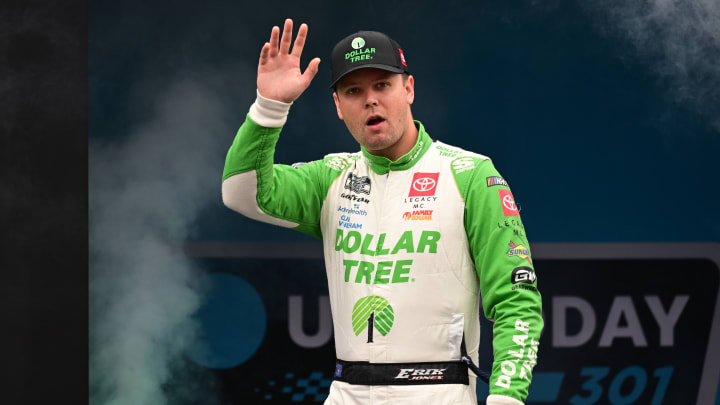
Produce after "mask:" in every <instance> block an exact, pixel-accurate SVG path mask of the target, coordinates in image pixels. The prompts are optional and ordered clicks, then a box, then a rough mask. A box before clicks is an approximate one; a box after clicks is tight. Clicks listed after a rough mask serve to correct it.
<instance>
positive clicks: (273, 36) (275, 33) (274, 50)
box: [269, 26, 280, 56]
mask: <svg viewBox="0 0 720 405" xmlns="http://www.w3.org/2000/svg"><path fill="white" fill-rule="evenodd" d="M279 37H280V27H278V26H274V27H273V28H272V31H271V32H270V49H269V51H270V52H269V55H270V56H275V55H277V54H278V38H279Z"/></svg>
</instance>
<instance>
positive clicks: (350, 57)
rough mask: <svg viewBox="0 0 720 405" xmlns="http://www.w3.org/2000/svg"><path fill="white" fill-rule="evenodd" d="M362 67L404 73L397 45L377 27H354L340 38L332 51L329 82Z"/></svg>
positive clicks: (401, 56) (333, 84) (404, 69)
mask: <svg viewBox="0 0 720 405" xmlns="http://www.w3.org/2000/svg"><path fill="white" fill-rule="evenodd" d="M362 68H377V69H382V70H387V71H388V72H393V73H408V67H407V63H406V62H405V55H403V51H402V49H400V45H399V44H398V43H397V42H395V41H394V40H393V39H392V38H390V37H389V36H387V35H385V34H383V33H382V32H377V31H358V32H356V33H354V34H351V35H348V36H347V37H345V38H343V39H342V40H340V42H338V43H337V45H335V48H333V51H332V58H331V66H330V69H331V70H332V83H331V84H330V88H334V87H335V85H336V84H337V82H338V81H339V80H340V79H342V78H343V77H344V76H345V75H346V74H348V73H350V72H354V71H356V70H358V69H362Z"/></svg>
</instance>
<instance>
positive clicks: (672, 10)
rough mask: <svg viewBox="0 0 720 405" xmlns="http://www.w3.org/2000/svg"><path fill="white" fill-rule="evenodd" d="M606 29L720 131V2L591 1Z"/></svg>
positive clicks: (670, 0) (680, 100)
mask: <svg viewBox="0 0 720 405" xmlns="http://www.w3.org/2000/svg"><path fill="white" fill-rule="evenodd" d="M589 5H590V6H591V9H593V10H594V12H596V13H598V15H600V16H601V20H602V21H603V23H602V24H601V26H602V27H603V29H607V30H608V31H609V32H611V33H613V34H619V35H620V36H622V37H625V38H627V39H628V40H629V41H630V43H631V44H632V46H633V49H635V51H636V52H637V53H639V55H640V57H641V58H642V59H644V60H646V61H650V62H651V63H652V64H653V65H654V67H655V73H656V74H657V75H659V76H660V77H661V78H662V79H664V80H667V82H668V83H669V84H670V85H671V87H672V96H673V97H674V98H675V99H676V100H677V101H678V102H679V103H681V104H685V105H687V106H689V107H690V108H693V109H694V110H696V111H697V112H699V113H700V114H702V115H704V116H705V117H706V118H708V119H709V120H710V122H711V124H712V125H713V127H714V128H715V129H716V130H717V131H720V1H717V0H634V1H626V0H608V1H591V2H589Z"/></svg>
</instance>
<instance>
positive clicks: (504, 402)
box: [485, 395, 523, 405]
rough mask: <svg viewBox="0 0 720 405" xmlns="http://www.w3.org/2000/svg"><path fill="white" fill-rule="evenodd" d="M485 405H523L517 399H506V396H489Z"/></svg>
mask: <svg viewBox="0 0 720 405" xmlns="http://www.w3.org/2000/svg"><path fill="white" fill-rule="evenodd" d="M485 403H486V404H487V405H523V403H522V402H520V401H518V400H517V399H515V398H511V397H506V396H505V395H488V397H487V400H486V401H485Z"/></svg>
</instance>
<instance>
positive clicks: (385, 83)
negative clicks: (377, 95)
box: [377, 82, 390, 87]
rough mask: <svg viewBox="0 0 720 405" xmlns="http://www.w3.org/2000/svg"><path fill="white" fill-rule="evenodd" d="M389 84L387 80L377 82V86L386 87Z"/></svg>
mask: <svg viewBox="0 0 720 405" xmlns="http://www.w3.org/2000/svg"><path fill="white" fill-rule="evenodd" d="M389 85H390V83H388V82H380V83H378V84H377V86H378V87H387V86H389Z"/></svg>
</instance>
